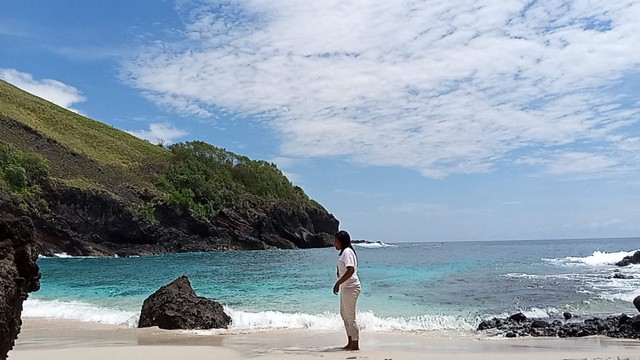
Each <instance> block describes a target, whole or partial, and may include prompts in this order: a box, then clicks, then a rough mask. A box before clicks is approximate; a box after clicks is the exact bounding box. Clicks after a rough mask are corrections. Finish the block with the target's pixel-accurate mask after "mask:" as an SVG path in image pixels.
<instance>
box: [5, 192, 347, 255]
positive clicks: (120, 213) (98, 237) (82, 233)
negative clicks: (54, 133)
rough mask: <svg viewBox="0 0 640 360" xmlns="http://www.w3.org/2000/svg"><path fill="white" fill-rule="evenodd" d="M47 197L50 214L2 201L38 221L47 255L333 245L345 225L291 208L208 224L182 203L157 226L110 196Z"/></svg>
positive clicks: (236, 214)
mask: <svg viewBox="0 0 640 360" xmlns="http://www.w3.org/2000/svg"><path fill="white" fill-rule="evenodd" d="M140 196H141V197H142V195H140ZM43 197H44V199H45V200H46V202H47V203H48V207H49V210H50V211H49V212H42V213H39V214H27V213H24V212H22V211H21V210H20V206H19V204H15V203H12V201H13V200H11V199H7V198H0V207H2V208H5V209H9V211H11V212H12V214H13V215H14V216H24V215H29V216H30V217H31V218H32V220H33V223H34V226H35V228H36V231H37V233H38V251H39V253H40V254H43V255H45V256H52V255H53V254H54V253H61V252H65V253H67V254H69V255H73V256H113V255H116V254H117V255H120V256H129V255H152V254H164V253H177V252H193V251H222V250H263V249H269V248H283V249H298V248H317V247H329V246H332V235H333V234H334V233H336V232H337V231H338V224H339V223H338V220H336V219H335V217H333V215H331V214H329V213H327V212H326V211H324V210H321V209H316V208H305V207H300V206H294V205H286V204H272V205H266V206H262V207H261V208H255V209H249V210H235V209H224V210H222V211H220V212H219V213H218V215H217V216H216V217H215V218H212V219H208V220H203V219H199V218H196V217H194V216H193V215H192V214H191V213H190V212H189V211H188V210H187V209H185V208H183V207H180V206H168V205H159V206H157V207H156V208H155V210H154V214H153V215H154V217H155V220H153V221H152V220H150V219H147V218H141V217H139V216H137V215H135V213H134V212H133V211H132V207H135V205H132V203H131V202H130V200H124V199H121V198H117V197H114V196H112V195H111V194H109V193H106V192H104V191H97V190H90V189H85V190H81V189H77V188H70V187H65V186H63V185H57V186H55V187H53V186H49V185H45V186H43Z"/></svg>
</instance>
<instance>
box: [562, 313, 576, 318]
mask: <svg viewBox="0 0 640 360" xmlns="http://www.w3.org/2000/svg"><path fill="white" fill-rule="evenodd" d="M562 316H564V319H565V320H569V319H571V318H572V317H573V315H571V313H570V312H564V313H562Z"/></svg>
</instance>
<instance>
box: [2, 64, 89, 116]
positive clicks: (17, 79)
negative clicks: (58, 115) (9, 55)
mask: <svg viewBox="0 0 640 360" xmlns="http://www.w3.org/2000/svg"><path fill="white" fill-rule="evenodd" d="M0 79H2V80H4V81H6V82H8V83H10V84H13V85H14V86H17V87H19V88H20V89H22V90H24V91H27V92H29V93H31V94H33V95H36V96H39V97H41V98H43V99H45V100H49V101H51V102H52V103H54V104H56V105H59V106H62V107H64V108H67V109H68V110H71V111H74V112H77V113H80V111H78V110H77V109H74V108H73V107H72V106H73V105H74V104H77V103H81V102H84V101H85V100H87V98H85V97H84V96H83V95H82V93H81V92H80V90H78V89H76V88H75V87H73V86H70V85H67V84H64V83H62V82H60V81H57V80H51V79H42V80H36V79H34V78H33V76H31V74H27V73H24V72H20V71H18V70H15V69H0Z"/></svg>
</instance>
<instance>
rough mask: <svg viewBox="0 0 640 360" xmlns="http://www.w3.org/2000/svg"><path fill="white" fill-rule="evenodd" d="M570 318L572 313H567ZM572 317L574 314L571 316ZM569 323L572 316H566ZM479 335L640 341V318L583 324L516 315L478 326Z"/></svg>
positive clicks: (623, 317)
mask: <svg viewBox="0 0 640 360" xmlns="http://www.w3.org/2000/svg"><path fill="white" fill-rule="evenodd" d="M567 314H568V313H567ZM569 315H570V314H569ZM564 317H565V318H566V319H571V318H572V317H571V316H567V315H564ZM477 330H478V331H487V332H491V333H493V334H495V335H504V336H505V337H508V338H513V337H520V336H547V337H562V338H564V337H583V336H592V335H604V336H609V337H613V338H626V339H639V338H640V315H638V316H636V317H630V316H628V315H625V314H623V315H617V316H609V317H607V318H597V317H594V318H588V319H585V320H584V321H582V322H579V321H564V322H563V321H561V320H553V321H547V320H541V319H529V318H527V317H526V316H524V315H523V314H515V315H512V316H511V317H509V318H506V319H500V318H493V319H490V320H485V321H483V322H481V323H480V325H478V329H477Z"/></svg>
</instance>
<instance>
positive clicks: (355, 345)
mask: <svg viewBox="0 0 640 360" xmlns="http://www.w3.org/2000/svg"><path fill="white" fill-rule="evenodd" d="M348 350H349V351H358V350H360V345H359V344H358V340H355V341H351V344H349V348H348Z"/></svg>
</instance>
